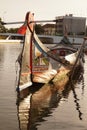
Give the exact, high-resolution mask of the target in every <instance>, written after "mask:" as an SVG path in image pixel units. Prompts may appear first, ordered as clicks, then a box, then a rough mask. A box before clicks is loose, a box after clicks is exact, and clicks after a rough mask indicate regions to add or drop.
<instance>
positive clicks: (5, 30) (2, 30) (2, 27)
mask: <svg viewBox="0 0 87 130" xmlns="http://www.w3.org/2000/svg"><path fill="white" fill-rule="evenodd" d="M7 30H8V29H7V28H5V26H4V25H2V19H1V18H0V33H6V32H7Z"/></svg>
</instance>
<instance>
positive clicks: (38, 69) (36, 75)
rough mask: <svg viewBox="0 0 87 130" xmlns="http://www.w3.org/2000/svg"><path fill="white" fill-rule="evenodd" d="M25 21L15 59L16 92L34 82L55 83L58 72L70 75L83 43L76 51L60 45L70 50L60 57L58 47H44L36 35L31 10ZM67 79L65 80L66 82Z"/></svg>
mask: <svg viewBox="0 0 87 130" xmlns="http://www.w3.org/2000/svg"><path fill="white" fill-rule="evenodd" d="M26 22H27V29H26V34H25V42H24V45H23V49H22V52H21V53H20V55H19V57H18V60H17V61H18V62H19V67H20V70H19V79H18V84H17V91H18V92H20V91H22V90H25V89H26V88H28V87H30V86H33V85H34V84H39V85H41V86H42V85H43V84H47V83H49V82H50V81H52V82H53V83H54V84H55V85H57V84H58V82H59V81H58V77H59V75H60V74H63V75H65V76H67V74H68V73H69V74H70V75H71V72H72V73H74V70H75V68H76V66H78V65H79V64H80V63H81V61H82V53H83V46H84V44H85V41H84V42H83V44H82V45H81V47H80V49H79V50H78V51H77V50H76V49H74V48H71V49H70V47H69V46H67V47H64V48H63V47H62V48H61V49H66V50H69V51H70V52H69V53H68V54H66V55H63V56H61V57H60V55H59V54H58V52H57V51H56V50H59V49H60V48H57V47H55V48H53V49H49V48H47V47H45V46H44V44H43V43H42V42H41V41H40V39H39V38H38V36H37V35H36V33H35V30H34V24H35V23H34V16H33V14H32V13H31V12H28V13H27V15H26ZM85 40H86V38H85ZM63 77H64V76H63ZM68 79H69V77H68ZM63 80H64V79H63ZM67 81H68V80H66V81H65V82H66V83H67ZM66 83H65V84H66ZM65 84H64V85H65ZM36 86H37V85H36Z"/></svg>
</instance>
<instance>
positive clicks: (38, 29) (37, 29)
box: [35, 24, 44, 34]
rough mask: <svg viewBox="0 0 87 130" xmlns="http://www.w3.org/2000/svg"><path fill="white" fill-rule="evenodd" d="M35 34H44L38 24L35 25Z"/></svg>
mask: <svg viewBox="0 0 87 130" xmlns="http://www.w3.org/2000/svg"><path fill="white" fill-rule="evenodd" d="M35 32H36V33H37V34H43V33H44V29H43V28H42V26H41V25H40V24H36V25H35Z"/></svg>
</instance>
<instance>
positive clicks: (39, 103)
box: [17, 70, 84, 130]
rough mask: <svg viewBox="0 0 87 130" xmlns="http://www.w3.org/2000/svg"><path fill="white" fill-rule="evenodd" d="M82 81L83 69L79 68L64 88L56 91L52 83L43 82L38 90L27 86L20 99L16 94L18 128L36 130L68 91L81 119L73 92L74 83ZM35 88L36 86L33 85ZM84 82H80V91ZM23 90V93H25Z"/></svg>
mask: <svg viewBox="0 0 87 130" xmlns="http://www.w3.org/2000/svg"><path fill="white" fill-rule="evenodd" d="M77 82H83V70H81V71H80V70H79V71H78V73H77V74H76V75H75V76H74V80H73V83H71V82H69V83H68V84H67V86H66V87H65V89H64V90H61V89H60V90H59V91H57V90H56V89H55V86H53V85H52V84H45V85H43V86H42V87H41V88H39V89H38V90H33V88H29V89H30V90H29V89H28V90H27V91H26V92H28V91H29V93H27V94H26V96H25V95H24V98H23V94H24V93H23V94H22V99H20V95H18V98H17V99H18V100H17V110H18V120H19V128H20V130H37V129H38V128H37V127H38V126H39V125H40V123H41V122H44V121H45V119H44V117H49V116H51V114H52V112H53V109H54V108H58V106H59V105H60V103H61V101H63V99H65V100H66V99H68V97H69V93H70V92H71V91H73V98H74V102H75V105H76V110H77V111H78V117H79V119H80V120H82V112H81V111H80V105H79V100H78V97H77V94H76V92H75V84H76V83H77ZM34 87H35V88H37V86H34ZM83 89H84V83H82V91H83ZM26 92H25V93H26Z"/></svg>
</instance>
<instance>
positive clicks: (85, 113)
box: [0, 44, 87, 130]
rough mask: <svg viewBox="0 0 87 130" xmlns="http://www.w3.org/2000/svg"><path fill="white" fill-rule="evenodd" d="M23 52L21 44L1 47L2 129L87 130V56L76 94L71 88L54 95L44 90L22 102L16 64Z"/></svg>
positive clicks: (0, 94)
mask: <svg viewBox="0 0 87 130" xmlns="http://www.w3.org/2000/svg"><path fill="white" fill-rule="evenodd" d="M20 50H21V45H20V44H0V130H87V56H86V55H85V63H84V73H83V76H81V78H80V79H79V81H78V82H77V83H76V84H75V90H74V91H73V90H71V88H70V87H68V89H67V90H66V91H64V92H63V93H57V92H53V93H52V94H51V96H50V93H47V92H48V91H47V90H46V89H49V88H46V89H45V88H44V90H42V92H38V91H37V92H36V93H33V95H31V94H30V95H27V97H25V98H24V99H23V100H21V101H20V102H19V101H18V97H17V93H16V87H15V86H16V77H17V75H16V70H17V66H16V63H15V61H16V59H17V56H18V54H19V53H20ZM45 90H46V91H45ZM43 91H44V92H45V93H43ZM38 93H39V94H38ZM45 94H46V95H45Z"/></svg>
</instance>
